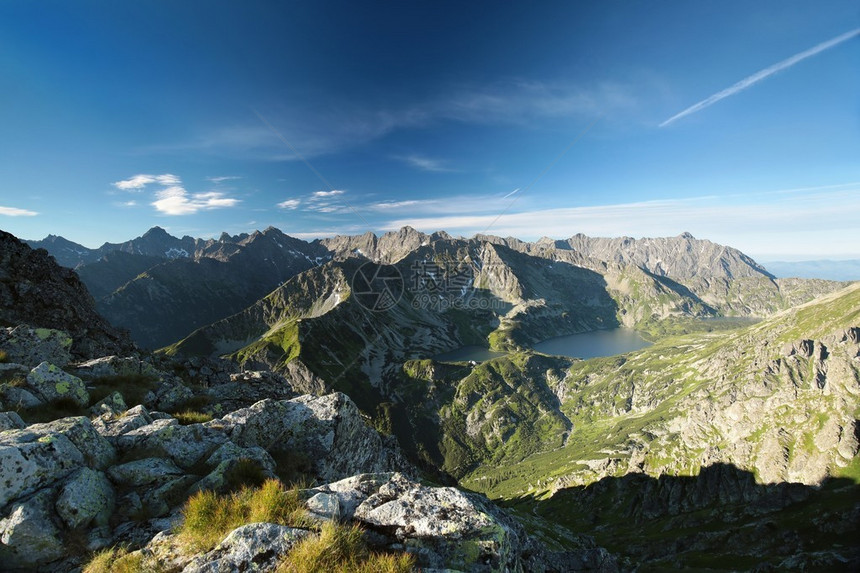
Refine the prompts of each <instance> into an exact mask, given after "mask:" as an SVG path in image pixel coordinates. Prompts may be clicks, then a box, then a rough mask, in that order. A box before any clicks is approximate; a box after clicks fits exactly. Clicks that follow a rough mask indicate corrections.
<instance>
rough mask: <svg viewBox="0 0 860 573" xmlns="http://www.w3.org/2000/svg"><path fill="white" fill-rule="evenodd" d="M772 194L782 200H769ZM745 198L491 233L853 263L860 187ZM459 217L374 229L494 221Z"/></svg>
mask: <svg viewBox="0 0 860 573" xmlns="http://www.w3.org/2000/svg"><path fill="white" fill-rule="evenodd" d="M779 194H783V195H784V200H778V199H775V198H774V197H775V195H779ZM745 198H746V201H745V202H744V203H739V202H733V203H731V204H730V203H727V202H725V200H724V198H722V197H717V196H713V197H697V198H688V199H671V200H659V201H644V202H635V203H623V204H617V205H599V206H590V207H568V208H558V209H542V210H531V211H522V212H518V213H509V214H506V215H505V216H504V217H502V218H501V219H500V220H499V221H498V222H497V223H496V224H495V225H494V226H493V233H494V234H497V235H502V236H515V237H519V238H522V239H532V240H533V239H537V238H539V236H542V235H546V236H551V237H556V238H563V237H569V236H571V235H574V234H576V233H580V232H581V233H585V234H587V235H592V236H634V237H654V236H666V235H677V234H679V233H681V232H684V231H689V232H691V233H693V235H695V236H697V237H699V238H707V239H710V240H712V241H716V242H719V243H722V244H727V245H731V246H733V247H737V248H740V249H741V250H743V251H745V252H748V253H750V254H762V253H765V254H781V253H782V254H805V253H806V254H810V255H815V256H832V257H836V256H843V257H849V258H850V257H857V256H860V247H858V245H860V221H858V220H857V218H856V216H855V214H856V213H858V212H860V186H857V185H853V186H844V187H841V188H839V189H833V188H832V187H820V188H812V189H808V190H788V191H784V192H774V191H768V192H762V193H751V194H747V195H745ZM461 212H462V213H463V214H457V215H451V214H444V215H439V216H411V217H410V216H406V217H400V218H396V219H391V220H389V221H387V222H386V223H384V224H383V225H382V226H381V228H382V229H384V230H394V229H399V228H400V227H403V226H405V225H409V226H411V227H414V228H416V229H419V230H421V231H425V232H433V231H438V230H440V229H444V230H446V231H448V232H450V233H453V234H462V235H465V236H470V235H474V234H475V233H479V232H483V230H484V229H486V228H487V226H488V225H489V224H490V223H491V222H492V221H493V220H494V219H495V217H496V215H494V214H474V212H469V211H461ZM449 213H450V211H449ZM812 237H817V238H816V239H815V240H812V239H811V238H812Z"/></svg>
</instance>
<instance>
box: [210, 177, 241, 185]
mask: <svg viewBox="0 0 860 573" xmlns="http://www.w3.org/2000/svg"><path fill="white" fill-rule="evenodd" d="M206 179H207V180H208V181H211V182H212V183H215V184H218V183H223V182H224V181H233V180H236V179H241V177H237V176H235V175H224V176H221V177H207V178H206Z"/></svg>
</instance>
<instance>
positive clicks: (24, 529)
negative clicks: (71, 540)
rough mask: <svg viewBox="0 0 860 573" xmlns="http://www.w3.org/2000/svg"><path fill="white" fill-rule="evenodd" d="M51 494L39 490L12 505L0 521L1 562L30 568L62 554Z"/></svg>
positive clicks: (5, 565)
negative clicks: (53, 518) (6, 515)
mask: <svg viewBox="0 0 860 573" xmlns="http://www.w3.org/2000/svg"><path fill="white" fill-rule="evenodd" d="M52 496H53V493H52V491H51V490H49V489H44V490H40V491H39V492H37V493H36V494H35V495H33V496H31V497H30V498H28V499H26V500H22V501H18V502H16V503H15V504H13V506H12V508H11V511H10V512H9V514H8V517H6V518H5V519H2V520H0V564H2V565H3V566H4V567H8V568H10V569H11V568H16V567H18V568H25V569H31V568H34V567H35V566H37V565H41V564H44V563H49V562H51V561H54V560H56V559H59V558H61V557H62V556H63V555H64V554H65V547H64V546H63V542H62V538H61V537H60V531H59V530H58V529H57V527H56V526H55V525H54V523H53V521H52V520H51V515H52V513H53V511H52V509H53V503H52Z"/></svg>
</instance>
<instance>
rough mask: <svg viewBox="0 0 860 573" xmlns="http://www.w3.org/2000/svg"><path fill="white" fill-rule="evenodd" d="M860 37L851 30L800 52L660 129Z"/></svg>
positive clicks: (729, 88)
mask: <svg viewBox="0 0 860 573" xmlns="http://www.w3.org/2000/svg"><path fill="white" fill-rule="evenodd" d="M858 35H860V28H855V29H853V30H851V31H850V32H845V33H844V34H842V35H841V36H836V37H835V38H833V39H832V40H827V41H826V42H822V43H821V44H818V45H817V46H814V47H812V48H809V49H808V50H806V51H804V52H800V53H799V54H795V55H794V56H791V57H790V58H788V59H787V60H783V61H781V62H779V63H778V64H774V65H772V66H770V67H769V68H765V69H763V70H761V71H760V72H756V73H754V74H753V75H751V76H749V77H746V78H744V79H742V80H741V81H739V82H738V83H736V84H735V85H733V86H731V87H728V88H726V89H724V90H723V91H721V92H718V93H715V94H714V95H712V96H711V97H709V98H707V99H703V100H702V101H700V102H699V103H697V104H696V105H693V106H690V107H688V108H687V109H685V110H684V111H682V112H681V113H679V114H677V115H673V116H672V117H670V118H669V119H667V120H666V121H664V122H663V123H661V124H660V127H666V126H667V125H669V124H670V123H673V122H675V121H677V120H679V119H681V118H682V117H686V116H688V115H690V114H693V113H696V112H697V111H699V110H702V109H705V108H706V107H708V106H711V105H714V104H715V103H717V102H718V101H720V100H721V99H724V98H727V97H729V96H732V95H735V94H736V93H738V92H740V91H743V90H745V89H747V88H748V87H750V86H752V85H753V84H757V83H758V82H760V81H762V80H763V79H765V78H767V77H768V76H772V75H773V74H775V73H776V72H779V71H781V70H784V69H786V68H790V67H791V66H793V65H794V64H796V63H798V62H801V61H803V60H805V59H806V58H811V57H812V56H814V55H816V54H819V53H821V52H823V51H824V50H828V49H830V48H832V47H833V46H837V45H839V44H841V43H842V42H846V41H848V40H850V39H851V38H853V37H855V36H858Z"/></svg>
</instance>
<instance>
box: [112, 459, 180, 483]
mask: <svg viewBox="0 0 860 573" xmlns="http://www.w3.org/2000/svg"><path fill="white" fill-rule="evenodd" d="M182 474H183V472H182V470H181V469H179V468H178V467H176V464H174V463H173V462H172V461H170V460H166V459H164V458H145V459H142V460H134V461H132V462H127V463H124V464H120V465H118V466H114V467H112V468H110V469H109V470H108V475H109V476H110V479H111V480H113V482H114V483H117V484H120V485H127V486H133V487H135V486H142V485H148V484H151V483H154V482H157V481H163V480H164V478H167V477H171V476H179V475H182Z"/></svg>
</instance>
